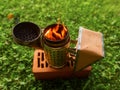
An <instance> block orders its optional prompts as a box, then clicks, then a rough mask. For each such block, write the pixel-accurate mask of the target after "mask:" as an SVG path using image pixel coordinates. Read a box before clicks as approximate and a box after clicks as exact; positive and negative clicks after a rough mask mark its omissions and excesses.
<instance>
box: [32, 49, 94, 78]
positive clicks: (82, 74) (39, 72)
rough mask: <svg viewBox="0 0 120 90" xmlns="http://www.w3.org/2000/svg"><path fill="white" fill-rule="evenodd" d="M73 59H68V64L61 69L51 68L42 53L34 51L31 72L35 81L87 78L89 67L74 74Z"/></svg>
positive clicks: (38, 50)
mask: <svg viewBox="0 0 120 90" xmlns="http://www.w3.org/2000/svg"><path fill="white" fill-rule="evenodd" d="M73 58H74V57H71V58H69V60H68V62H67V63H66V65H65V66H64V67H63V68H59V69H55V68H52V67H51V66H50V65H49V64H48V62H47V60H46V58H45V55H44V51H43V50H41V49H36V50H35V52H34V59H33V67H32V72H33V74H34V76H35V78H36V79H56V78H71V77H79V78H87V77H88V76H89V74H90V71H91V68H92V67H91V66H88V67H87V68H85V69H83V70H82V71H77V72H74V70H73V69H74V60H73Z"/></svg>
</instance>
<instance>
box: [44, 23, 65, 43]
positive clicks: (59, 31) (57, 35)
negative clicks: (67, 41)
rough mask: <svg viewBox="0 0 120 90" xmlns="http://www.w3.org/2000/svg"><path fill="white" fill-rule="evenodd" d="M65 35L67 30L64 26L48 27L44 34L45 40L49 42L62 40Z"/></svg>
mask: <svg viewBox="0 0 120 90" xmlns="http://www.w3.org/2000/svg"><path fill="white" fill-rule="evenodd" d="M66 34H67V29H66V28H65V26H64V25H60V24H57V25H56V26H55V27H50V28H49V29H48V30H47V32H46V33H45V35H44V36H45V38H47V39H49V40H53V41H56V40H62V39H64V38H65V36H66Z"/></svg>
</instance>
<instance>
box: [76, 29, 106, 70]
mask: <svg viewBox="0 0 120 90" xmlns="http://www.w3.org/2000/svg"><path fill="white" fill-rule="evenodd" d="M103 46H104V45H103V35H102V33H100V32H95V31H92V30H88V29H85V28H82V27H80V29H79V34H78V41H77V45H76V49H77V50H76V51H77V54H76V60H75V65H74V71H79V70H82V69H84V68H85V67H87V66H89V65H91V64H93V63H95V62H96V61H98V60H100V59H101V58H103V57H104V48H103Z"/></svg>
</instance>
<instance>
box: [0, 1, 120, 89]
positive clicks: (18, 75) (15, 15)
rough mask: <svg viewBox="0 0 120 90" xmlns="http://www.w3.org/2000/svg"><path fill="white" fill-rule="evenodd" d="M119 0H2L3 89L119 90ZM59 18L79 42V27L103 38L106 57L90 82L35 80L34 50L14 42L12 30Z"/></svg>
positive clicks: (0, 49)
mask: <svg viewBox="0 0 120 90" xmlns="http://www.w3.org/2000/svg"><path fill="white" fill-rule="evenodd" d="M119 8H120V0H20V1H18V0H1V1H0V20H1V21H0V90H119V88H120V85H119V83H120V9H119ZM58 19H60V21H61V23H64V24H65V25H66V26H67V27H68V29H69V32H70V37H71V38H72V39H76V38H77V36H78V30H79V27H80V26H83V27H84V28H87V29H90V30H93V31H99V32H101V33H103V35H104V43H105V58H104V59H102V60H100V61H98V62H97V63H95V64H93V65H92V67H93V68H92V72H91V74H90V76H89V78H88V79H84V80H83V79H78V78H72V79H69V80H62V79H59V80H51V81H47V80H39V81H37V80H35V78H34V75H33V73H32V59H33V53H34V49H33V48H29V47H26V46H20V45H18V44H16V43H15V42H14V41H13V38H12V29H13V27H14V26H15V25H16V24H17V23H19V22H23V21H30V22H33V23H35V24H37V25H38V26H39V27H40V28H42V29H43V28H45V27H46V26H48V25H50V24H53V23H56V22H57V20H58Z"/></svg>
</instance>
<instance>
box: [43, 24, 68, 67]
mask: <svg viewBox="0 0 120 90" xmlns="http://www.w3.org/2000/svg"><path fill="white" fill-rule="evenodd" d="M56 25H57V24H52V25H49V26H47V27H46V28H45V30H44V32H43V45H44V51H45V56H46V59H47V60H48V63H49V64H50V66H51V67H53V68H62V67H63V66H64V65H65V64H66V60H67V57H68V48H69V45H70V36H69V32H68V30H67V33H66V36H65V37H64V38H63V39H62V40H50V39H48V38H46V37H45V33H46V32H47V31H48V30H49V28H54V27H56ZM59 26H60V27H63V25H62V24H59ZM65 28H66V27H65ZM66 29H67V28H66Z"/></svg>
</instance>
